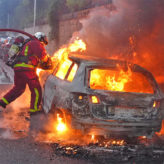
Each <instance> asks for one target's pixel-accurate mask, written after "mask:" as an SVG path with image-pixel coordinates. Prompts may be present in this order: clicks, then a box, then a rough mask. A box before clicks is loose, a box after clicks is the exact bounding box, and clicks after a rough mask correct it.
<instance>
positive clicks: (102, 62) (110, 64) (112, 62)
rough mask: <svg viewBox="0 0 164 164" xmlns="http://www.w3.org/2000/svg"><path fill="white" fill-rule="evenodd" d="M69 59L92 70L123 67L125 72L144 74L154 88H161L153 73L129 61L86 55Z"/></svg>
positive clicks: (71, 55) (73, 56)
mask: <svg viewBox="0 0 164 164" xmlns="http://www.w3.org/2000/svg"><path fill="white" fill-rule="evenodd" d="M68 57H69V58H70V59H71V60H72V61H74V62H77V63H84V64H85V66H86V67H91V68H94V67H95V68H97V67H105V68H116V67H121V68H123V69H125V70H127V69H128V68H130V69H131V70H132V71H134V72H141V73H142V74H144V75H145V76H146V77H147V78H148V79H151V80H150V81H151V83H152V85H153V86H155V87H156V88H159V86H158V84H157V82H156V80H155V79H154V77H153V75H152V73H151V72H149V71H148V70H146V69H145V68H143V67H141V66H139V65H137V64H133V63H130V62H128V61H123V60H118V59H109V58H105V59H102V58H98V57H94V56H88V55H85V54H83V55H81V54H80V55H79V54H69V56H68Z"/></svg>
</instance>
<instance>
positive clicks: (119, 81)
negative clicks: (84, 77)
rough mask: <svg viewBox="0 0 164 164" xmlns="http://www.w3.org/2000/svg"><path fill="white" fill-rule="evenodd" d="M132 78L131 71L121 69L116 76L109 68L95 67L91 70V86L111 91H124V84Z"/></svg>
mask: <svg viewBox="0 0 164 164" xmlns="http://www.w3.org/2000/svg"><path fill="white" fill-rule="evenodd" d="M130 80H131V71H130V70H129V71H128V72H124V71H123V70H121V71H120V72H119V75H118V76H117V77H116V75H115V74H113V73H112V72H111V71H109V70H101V69H94V70H92V71H91V78H90V87H91V88H92V89H104V90H111V91H124V85H125V84H126V83H127V82H128V81H130Z"/></svg>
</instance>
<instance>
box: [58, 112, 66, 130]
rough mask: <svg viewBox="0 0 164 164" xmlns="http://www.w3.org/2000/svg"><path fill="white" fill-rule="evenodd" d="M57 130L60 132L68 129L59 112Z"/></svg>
mask: <svg viewBox="0 0 164 164" xmlns="http://www.w3.org/2000/svg"><path fill="white" fill-rule="evenodd" d="M56 130H57V131H58V132H60V133H62V132H65V131H66V130H67V126H66V124H64V122H63V120H62V118H61V117H60V115H59V114H57V126H56Z"/></svg>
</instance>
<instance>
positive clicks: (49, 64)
mask: <svg viewBox="0 0 164 164" xmlns="http://www.w3.org/2000/svg"><path fill="white" fill-rule="evenodd" d="M39 67H40V68H42V69H45V70H51V69H53V63H52V60H51V57H48V59H47V61H46V62H41V63H40V64H39Z"/></svg>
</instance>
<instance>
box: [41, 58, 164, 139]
mask: <svg viewBox="0 0 164 164" xmlns="http://www.w3.org/2000/svg"><path fill="white" fill-rule="evenodd" d="M162 99H163V93H162V91H161V90H160V88H159V86H158V84H157V82H156V81H155V79H154V77H153V75H152V74H151V73H150V72H149V71H147V70H146V69H144V68H142V67H141V66H139V65H136V64H132V63H129V62H126V61H120V60H113V59H100V58H93V57H89V56H88V57H87V56H82V55H81V56H79V55H70V56H68V58H66V59H65V60H62V61H61V62H59V63H58V64H57V65H56V67H55V69H54V71H53V73H52V74H50V75H49V76H48V78H47V80H46V82H45V86H44V97H43V109H44V110H45V112H46V113H48V112H50V111H58V110H59V109H60V111H62V113H63V115H64V118H65V120H66V121H68V120H69V121H70V124H71V127H72V128H73V129H79V130H81V131H82V132H84V133H85V134H94V135H103V136H113V135H114V136H115V135H119V136H124V135H126V136H152V135H153V134H154V133H155V132H158V131H160V129H161V125H162V107H161V104H162ZM70 116H71V120H70V119H69V118H70Z"/></svg>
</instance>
